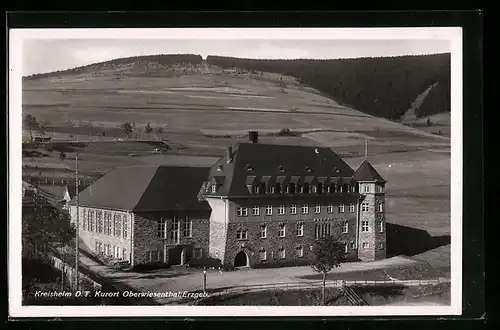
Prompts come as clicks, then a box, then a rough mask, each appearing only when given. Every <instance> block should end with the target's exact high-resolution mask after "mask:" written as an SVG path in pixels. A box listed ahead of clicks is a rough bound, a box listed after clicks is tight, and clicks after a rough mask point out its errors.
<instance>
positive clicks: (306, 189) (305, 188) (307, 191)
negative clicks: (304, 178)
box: [302, 183, 309, 194]
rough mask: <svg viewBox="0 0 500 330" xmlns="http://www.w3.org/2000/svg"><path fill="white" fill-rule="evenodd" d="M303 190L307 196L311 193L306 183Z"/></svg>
mask: <svg viewBox="0 0 500 330" xmlns="http://www.w3.org/2000/svg"><path fill="white" fill-rule="evenodd" d="M302 190H303V191H302V192H303V193H305V194H307V193H309V183H304V186H303V187H302Z"/></svg>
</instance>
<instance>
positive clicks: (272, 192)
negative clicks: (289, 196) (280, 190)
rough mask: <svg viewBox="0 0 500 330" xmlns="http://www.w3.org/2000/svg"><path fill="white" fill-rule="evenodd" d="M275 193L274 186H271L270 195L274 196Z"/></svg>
mask: <svg viewBox="0 0 500 330" xmlns="http://www.w3.org/2000/svg"><path fill="white" fill-rule="evenodd" d="M275 192H276V186H271V194H274V193H275Z"/></svg>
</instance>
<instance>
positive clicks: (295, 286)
mask: <svg viewBox="0 0 500 330" xmlns="http://www.w3.org/2000/svg"><path fill="white" fill-rule="evenodd" d="M449 282H450V279H448V278H438V279H429V280H380V281H368V280H366V281H365V280H354V281H344V280H335V281H326V282H325V287H327V288H346V287H347V288H348V289H347V291H348V293H352V290H350V288H349V287H350V286H396V285H402V286H418V285H437V284H440V283H449ZM322 287H323V281H315V282H288V283H272V284H256V285H242V286H235V287H229V288H222V289H214V290H207V292H208V293H209V294H210V296H211V297H213V296H223V295H229V294H235V293H248V292H258V291H273V290H279V291H286V290H306V289H315V288H318V289H319V288H322ZM352 298H353V301H354V300H356V302H357V303H359V304H361V303H364V302H362V301H359V299H357V297H355V296H354V295H353V297H352Z"/></svg>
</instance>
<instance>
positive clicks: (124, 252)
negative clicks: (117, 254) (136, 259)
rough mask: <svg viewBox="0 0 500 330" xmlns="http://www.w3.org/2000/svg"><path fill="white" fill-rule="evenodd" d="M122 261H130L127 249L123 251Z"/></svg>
mask: <svg viewBox="0 0 500 330" xmlns="http://www.w3.org/2000/svg"><path fill="white" fill-rule="evenodd" d="M122 259H123V260H128V255H127V249H126V248H123V249H122Z"/></svg>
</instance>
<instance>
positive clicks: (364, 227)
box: [361, 220, 370, 232]
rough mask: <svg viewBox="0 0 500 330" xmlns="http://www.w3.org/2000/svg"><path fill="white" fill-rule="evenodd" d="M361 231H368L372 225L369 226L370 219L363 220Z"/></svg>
mask: <svg viewBox="0 0 500 330" xmlns="http://www.w3.org/2000/svg"><path fill="white" fill-rule="evenodd" d="M361 231H364V232H368V231H370V227H369V226H368V220H363V221H361Z"/></svg>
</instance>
